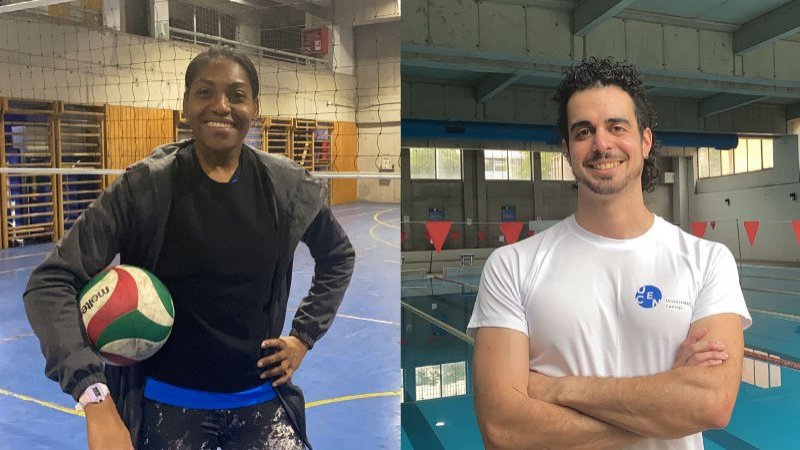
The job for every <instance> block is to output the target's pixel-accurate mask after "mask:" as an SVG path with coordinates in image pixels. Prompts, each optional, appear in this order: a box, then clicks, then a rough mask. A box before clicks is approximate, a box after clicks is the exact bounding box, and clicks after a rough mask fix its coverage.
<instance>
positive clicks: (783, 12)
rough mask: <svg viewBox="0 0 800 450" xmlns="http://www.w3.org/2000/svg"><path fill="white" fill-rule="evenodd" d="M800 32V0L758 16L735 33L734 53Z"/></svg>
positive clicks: (746, 50) (794, 0)
mask: <svg viewBox="0 0 800 450" xmlns="http://www.w3.org/2000/svg"><path fill="white" fill-rule="evenodd" d="M797 32H800V0H793V1H791V2H789V3H787V4H785V5H783V6H781V7H780V8H776V9H773V10H772V11H770V12H768V13H766V14H764V15H762V16H760V17H757V18H755V19H753V20H751V21H749V22H747V23H745V24H743V25H742V27H741V28H739V29H738V30H737V31H735V32H734V33H733V51H734V53H744V52H749V51H750V50H753V49H756V48H758V47H761V46H762V45H767V44H769V43H772V42H775V41H777V40H778V39H782V38H784V37H786V36H789V35H792V34H795V33H797Z"/></svg>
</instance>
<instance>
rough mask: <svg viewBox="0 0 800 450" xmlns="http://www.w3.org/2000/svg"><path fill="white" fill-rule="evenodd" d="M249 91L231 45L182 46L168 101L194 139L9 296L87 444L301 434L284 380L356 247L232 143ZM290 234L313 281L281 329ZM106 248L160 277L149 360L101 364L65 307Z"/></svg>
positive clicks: (100, 204) (294, 443)
mask: <svg viewBox="0 0 800 450" xmlns="http://www.w3.org/2000/svg"><path fill="white" fill-rule="evenodd" d="M258 86H259V80H258V74H257V73H256V69H255V67H254V65H253V63H252V62H251V61H250V60H249V59H248V57H247V56H245V55H244V54H243V53H240V52H239V51H237V50H233V49H229V48H222V47H212V48H210V49H207V50H206V51H204V52H203V53H201V54H199V55H198V56H197V57H195V58H194V59H193V60H192V61H191V63H190V64H189V66H188V68H187V71H186V90H185V93H184V100H183V110H184V115H185V116H186V118H187V120H188V123H189V125H190V127H191V130H192V135H193V137H192V138H190V139H187V140H183V141H180V142H176V143H172V144H166V145H163V146H160V147H158V148H156V149H155V150H154V151H153V153H152V155H151V156H150V157H149V158H147V159H145V160H143V161H140V162H138V163H136V164H134V165H133V166H131V167H130V168H129V170H127V171H126V172H125V173H124V175H123V176H122V177H120V178H119V179H117V181H116V182H115V183H114V184H113V185H112V186H111V187H110V188H109V189H108V190H107V191H106V192H105V193H104V194H102V195H101V196H100V198H99V199H98V200H97V201H96V202H95V203H93V204H92V206H91V207H89V209H87V210H86V212H85V213H84V214H83V215H82V216H81V218H80V219H79V220H78V221H77V222H76V223H75V224H74V226H73V228H72V229H71V230H70V233H69V234H68V235H67V236H66V237H65V238H64V240H63V241H62V242H60V243H59V244H58V245H57V246H56V249H55V250H54V251H53V252H52V253H51V254H50V255H49V256H48V258H47V260H46V261H45V262H44V263H43V264H42V265H41V266H39V267H38V268H37V269H36V270H34V272H33V274H32V275H31V278H30V281H29V283H28V288H27V290H26V293H25V296H24V300H25V305H26V311H27V313H28V317H29V320H30V322H31V325H32V326H33V329H34V332H35V333H36V334H37V336H39V338H40V340H41V342H42V347H43V349H44V352H45V355H46V357H47V371H48V375H50V376H51V378H54V379H57V380H58V381H59V382H60V383H61V386H62V389H63V390H64V391H65V392H68V393H70V394H72V396H73V397H74V398H76V399H78V400H79V401H80V403H81V404H82V405H83V407H84V411H85V413H86V421H87V431H88V440H89V447H90V448H92V449H105V448H131V446H136V448H140V449H161V448H174V446H175V445H176V444H177V443H178V442H182V443H183V444H182V445H185V446H189V447H191V448H201V447H202V448H206V447H208V448H217V447H223V448H227V447H228V446H229V445H233V446H235V447H247V448H262V449H268V448H278V447H280V448H286V449H300V448H303V446H304V445H308V439H307V437H306V430H305V406H304V403H303V396H302V394H301V391H300V389H299V388H298V387H296V386H295V385H293V384H292V383H291V378H292V375H294V373H295V371H296V370H297V369H298V367H299V365H300V363H301V362H302V360H303V358H304V356H305V354H306V352H307V351H308V349H310V348H311V347H312V346H313V345H314V343H315V342H316V341H317V340H318V339H319V338H320V337H321V336H322V335H323V334H325V332H326V331H327V330H328V328H329V326H330V324H331V322H332V320H333V317H334V316H335V315H336V311H337V309H338V307H339V304H340V302H341V300H342V297H343V296H344V291H345V289H346V288H347V285H348V283H349V281H350V277H351V275H352V271H353V265H354V259H355V254H354V251H353V248H352V246H351V244H350V241H349V239H348V237H347V235H346V234H345V233H344V231H343V230H342V227H341V226H340V225H339V223H338V222H337V220H336V219H335V218H334V216H333V214H332V213H331V210H330V209H329V208H328V206H326V200H327V193H326V189H325V187H324V184H323V182H322V181H320V180H319V179H317V178H315V177H312V176H311V174H310V173H309V172H307V171H305V170H303V169H302V168H301V167H300V166H299V165H297V164H295V163H293V162H292V161H291V160H289V159H288V158H285V157H283V156H276V155H271V154H267V153H264V152H258V151H256V150H254V149H253V148H251V147H249V146H248V145H245V144H244V139H245V136H246V135H247V133H248V130H249V127H250V124H251V122H252V120H253V118H254V117H255V116H256V115H257V113H258V109H259V104H258ZM301 241H302V242H304V243H305V244H306V245H307V246H308V248H309V250H310V253H311V255H312V256H313V258H314V266H315V267H314V274H315V276H314V278H313V280H312V282H311V287H310V289H309V290H307V292H309V294H308V295H307V296H306V297H305V298H303V300H302V301H301V302H300V305H299V307H298V308H297V313H296V315H295V319H294V321H293V322H292V328H291V332H290V333H289V336H281V330H282V328H283V324H284V319H285V316H286V310H287V301H288V297H289V292H290V284H291V272H292V260H293V254H294V251H295V249H296V248H297V246H298V244H299V243H300V242H301ZM117 253H119V254H120V256H121V262H122V263H123V264H130V265H135V266H138V267H142V268H145V269H147V270H149V271H151V272H153V273H154V274H155V275H156V276H158V278H159V279H161V280H162V281H163V282H164V284H165V285H166V286H167V288H168V289H169V291H170V292H171V294H172V297H173V300H174V306H175V323H174V326H173V330H172V334H171V335H170V338H169V339H168V340H167V342H166V344H165V345H164V347H163V348H162V349H161V350H160V351H159V352H158V353H156V355H154V356H153V357H151V358H150V359H147V360H145V361H143V362H141V363H139V364H137V365H134V366H129V367H112V366H105V367H104V366H103V364H102V362H101V361H100V359H99V357H98V356H97V355H96V354H95V353H94V352H93V351H92V350H91V349H90V348H89V347H88V344H87V343H86V342H84V340H83V339H82V337H81V333H80V329H79V328H78V325H77V324H78V319H77V314H78V311H77V309H76V308H74V307H72V306H71V304H72V303H74V297H75V292H74V291H75V287H76V286H82V285H84V284H85V283H86V282H87V281H88V280H89V279H90V278H91V277H93V276H94V275H95V274H97V273H98V272H100V271H101V270H102V269H104V268H105V267H106V266H108V265H109V263H110V262H111V261H112V259H113V258H114V257H115V255H116V254H117ZM54 280H56V281H54ZM53 317H58V318H59V320H53ZM65 324H70V325H65ZM72 324H75V325H72ZM109 391H110V395H109Z"/></svg>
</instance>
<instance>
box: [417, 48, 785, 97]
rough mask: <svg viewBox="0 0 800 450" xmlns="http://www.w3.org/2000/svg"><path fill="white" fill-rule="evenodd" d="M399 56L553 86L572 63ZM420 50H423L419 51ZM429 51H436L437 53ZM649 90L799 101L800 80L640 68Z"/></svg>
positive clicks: (428, 53)
mask: <svg viewBox="0 0 800 450" xmlns="http://www.w3.org/2000/svg"><path fill="white" fill-rule="evenodd" d="M402 46H403V51H402V53H401V57H402V66H401V71H402V68H403V67H424V68H430V69H447V70H456V71H462V72H464V71H467V72H480V73H483V74H489V73H494V74H502V73H506V74H511V73H513V74H517V75H522V76H523V77H527V76H532V77H537V78H548V79H551V80H553V85H554V86H555V85H558V83H559V82H560V81H561V80H562V79H563V78H564V70H566V69H567V68H569V67H570V66H571V65H572V64H571V63H559V64H555V63H553V62H552V61H550V60H546V59H542V58H536V57H531V58H528V59H526V60H525V61H519V60H513V59H492V58H486V57H485V55H470V56H466V55H453V54H447V53H438V51H439V50H442V49H431V48H429V47H426V46H421V45H413V44H403V45H402ZM420 50H423V51H420ZM431 50H434V51H437V53H434V52H432V51H431ZM640 70H641V71H642V74H643V76H644V81H645V85H646V86H648V88H650V87H652V88H670V89H681V90H686V91H695V92H703V93H705V95H711V93H714V94H716V93H729V94H742V95H750V96H756V97H775V98H792V99H800V80H798V81H782V80H772V79H766V78H749V77H740V76H733V75H718V74H711V73H708V72H696V73H677V72H676V73H664V70H657V69H652V70H649V69H648V68H640Z"/></svg>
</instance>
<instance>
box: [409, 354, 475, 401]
mask: <svg viewBox="0 0 800 450" xmlns="http://www.w3.org/2000/svg"><path fill="white" fill-rule="evenodd" d="M414 370H415V374H416V398H415V400H417V401H419V400H430V399H434V398H442V397H454V396H456V395H466V393H467V365H466V363H465V362H464V361H459V362H454V363H445V364H435V365H432V366H421V367H416V368H415V369H414Z"/></svg>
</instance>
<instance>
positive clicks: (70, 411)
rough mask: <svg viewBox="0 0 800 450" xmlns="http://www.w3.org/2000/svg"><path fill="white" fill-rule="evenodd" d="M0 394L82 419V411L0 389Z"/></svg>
mask: <svg viewBox="0 0 800 450" xmlns="http://www.w3.org/2000/svg"><path fill="white" fill-rule="evenodd" d="M0 394H2V395H7V396H9V397H14V398H17V399H20V400H24V401H26V402H33V403H36V404H37V405H41V406H44V407H45V408H50V409H55V410H56V411H61V412H63V413H67V414H72V415H73V416H81V417H83V415H84V414H83V411H78V410H77V409H74V408H67V407H66V406H61V405H58V404H56V403H53V402H47V401H44V400H39V399H38V398H33V397H28V396H27V395H22V394H17V393H14V392H11V391H7V390H5V389H2V388H0Z"/></svg>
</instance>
